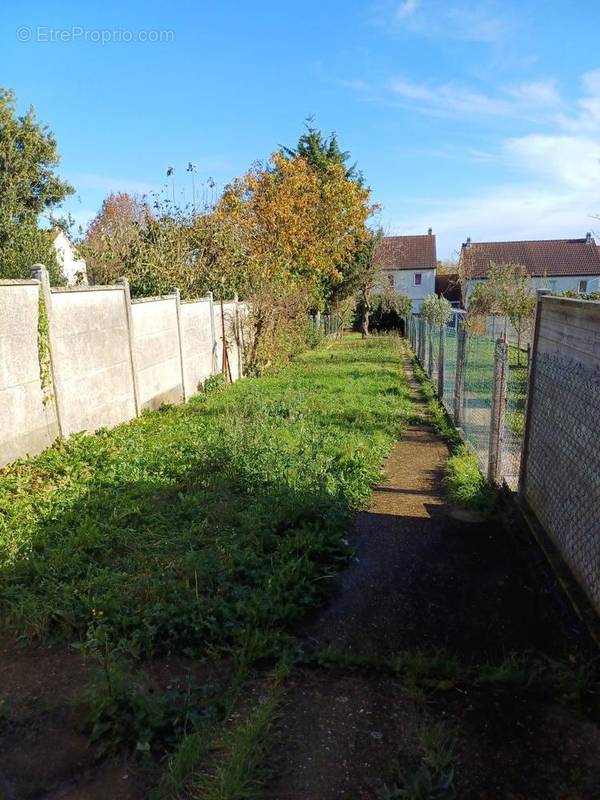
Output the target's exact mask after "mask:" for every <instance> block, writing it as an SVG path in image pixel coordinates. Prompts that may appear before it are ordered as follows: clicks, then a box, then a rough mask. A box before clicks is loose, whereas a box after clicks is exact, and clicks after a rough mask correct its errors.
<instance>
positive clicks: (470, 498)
mask: <svg viewBox="0 0 600 800" xmlns="http://www.w3.org/2000/svg"><path fill="white" fill-rule="evenodd" d="M445 483H446V487H447V489H448V496H449V497H450V500H451V501H452V502H453V503H455V504H456V505H458V506H462V507H464V508H471V509H474V510H476V511H490V510H491V509H492V507H493V504H494V495H493V493H492V491H491V489H490V487H489V486H488V484H487V482H486V480H485V478H484V477H483V475H482V474H481V471H480V469H479V463H478V461H477V458H476V457H475V456H474V455H473V453H471V452H469V450H468V449H467V447H466V446H465V445H461V446H460V447H459V448H458V449H457V450H456V452H455V453H454V455H452V456H450V458H449V459H448V461H447V462H446V474H445Z"/></svg>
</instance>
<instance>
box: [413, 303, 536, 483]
mask: <svg viewBox="0 0 600 800" xmlns="http://www.w3.org/2000/svg"><path fill="white" fill-rule="evenodd" d="M406 329H407V332H408V337H409V340H410V342H411V345H412V348H413V352H414V353H415V355H416V356H417V358H418V360H419V361H420V363H421V366H422V367H423V368H424V369H425V371H426V373H427V375H428V376H429V378H430V379H431V381H432V383H433V385H434V386H435V387H436V389H437V392H438V396H439V398H440V400H441V402H442V403H443V405H444V407H445V408H446V411H447V412H448V414H449V415H450V416H451V417H452V418H453V419H454V421H455V422H456V424H457V426H458V427H459V428H460V430H461V431H462V435H463V438H464V440H465V441H466V443H467V444H468V446H469V447H470V449H471V450H472V451H473V452H474V453H475V454H476V456H477V459H478V461H479V464H480V466H481V469H482V471H483V472H484V473H485V474H487V475H488V476H489V477H490V478H491V479H492V480H500V479H504V480H505V481H506V483H507V485H508V486H509V487H510V488H511V489H513V490H516V489H517V484H518V476H519V465H520V458H521V446H522V439H523V430H524V412H525V400H526V395H527V371H528V370H527V358H526V357H525V356H524V354H523V353H521V352H520V351H519V350H518V348H517V347H515V346H513V345H509V344H508V343H506V342H504V340H503V339H502V340H501V341H502V342H503V344H502V347H500V348H498V347H497V341H496V340H494V339H492V338H490V337H489V336H487V335H476V334H472V333H467V332H466V329H465V328H464V326H462V325H459V326H456V325H447V326H440V325H432V324H430V323H429V322H427V321H426V320H425V319H423V318H422V317H420V316H418V315H412V316H411V317H409V318H408V319H407V321H406ZM495 389H497V391H498V393H499V399H498V402H497V403H496V404H495V403H494V398H495V395H494V392H495ZM490 470H491V471H492V472H493V474H491V473H490Z"/></svg>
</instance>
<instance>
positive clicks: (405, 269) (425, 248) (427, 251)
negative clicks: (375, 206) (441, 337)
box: [375, 228, 437, 312]
mask: <svg viewBox="0 0 600 800" xmlns="http://www.w3.org/2000/svg"><path fill="white" fill-rule="evenodd" d="M375 263H376V264H377V266H378V267H379V268H380V269H381V272H382V274H383V281H384V282H385V284H386V285H389V286H390V287H392V288H393V289H395V290H396V291H397V292H401V293H402V294H405V295H407V296H408V297H410V298H411V300H412V304H413V311H414V312H417V311H419V309H420V307H421V303H422V302H423V298H424V297H425V295H427V294H432V293H433V292H435V273H436V266H437V257H436V248H435V236H434V234H433V233H432V230H431V228H430V229H429V231H428V232H427V233H426V234H425V235H422V236H421V235H419V236H384V237H383V239H381V241H380V242H379V244H378V246H377V250H376V251H375Z"/></svg>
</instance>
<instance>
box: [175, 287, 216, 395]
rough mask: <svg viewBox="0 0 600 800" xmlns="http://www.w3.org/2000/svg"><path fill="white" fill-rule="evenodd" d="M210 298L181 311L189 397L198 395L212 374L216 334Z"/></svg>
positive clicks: (184, 360) (186, 388) (185, 376)
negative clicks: (212, 320) (214, 337)
mask: <svg viewBox="0 0 600 800" xmlns="http://www.w3.org/2000/svg"><path fill="white" fill-rule="evenodd" d="M211 302H212V300H211V299H210V298H207V299H205V300H200V301H198V302H195V303H185V302H184V303H182V304H181V307H180V318H181V323H180V324H181V339H182V353H183V377H184V385H185V395H186V397H191V396H192V395H193V394H195V393H196V392H197V391H199V389H200V386H201V384H202V383H203V382H204V381H205V380H206V379H207V378H209V377H210V376H211V375H212V374H213V344H214V343H213V334H212V322H211Z"/></svg>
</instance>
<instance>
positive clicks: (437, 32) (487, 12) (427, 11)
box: [372, 0, 516, 45]
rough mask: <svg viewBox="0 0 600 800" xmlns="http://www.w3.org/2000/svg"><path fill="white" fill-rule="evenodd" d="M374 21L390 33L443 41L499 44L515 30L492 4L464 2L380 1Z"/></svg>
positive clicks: (509, 20)
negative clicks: (453, 40)
mask: <svg viewBox="0 0 600 800" xmlns="http://www.w3.org/2000/svg"><path fill="white" fill-rule="evenodd" d="M372 14H373V21H374V22H375V24H376V25H378V26H379V27H382V28H385V29H386V30H388V31H390V32H398V31H402V32H408V33H413V34H416V35H421V36H427V37H436V38H444V39H458V40H461V41H466V42H480V43H482V44H488V45H492V44H499V43H501V42H504V41H506V40H507V38H508V36H509V34H510V33H511V32H512V31H513V30H514V29H515V27H516V26H515V22H514V20H513V19H512V18H511V17H509V16H508V15H506V14H500V13H498V11H497V10H496V7H495V4H494V3H490V2H484V1H483V0H482V1H481V2H479V3H478V4H477V5H476V6H475V7H474V4H473V3H470V2H466V1H465V0H462V1H461V0H455V2H453V3H449V2H447V0H425V2H423V0H404V1H403V2H401V3H399V4H398V3H397V2H393V0H380V1H379V2H378V3H376V5H375V6H374V8H373V9H372Z"/></svg>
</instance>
